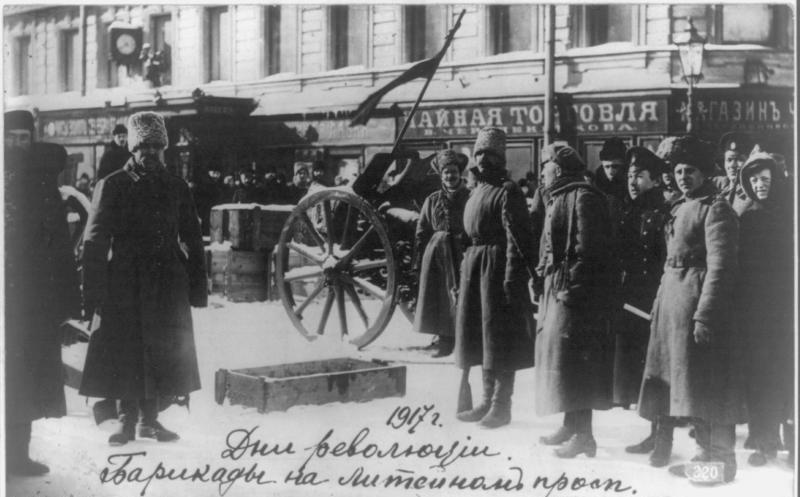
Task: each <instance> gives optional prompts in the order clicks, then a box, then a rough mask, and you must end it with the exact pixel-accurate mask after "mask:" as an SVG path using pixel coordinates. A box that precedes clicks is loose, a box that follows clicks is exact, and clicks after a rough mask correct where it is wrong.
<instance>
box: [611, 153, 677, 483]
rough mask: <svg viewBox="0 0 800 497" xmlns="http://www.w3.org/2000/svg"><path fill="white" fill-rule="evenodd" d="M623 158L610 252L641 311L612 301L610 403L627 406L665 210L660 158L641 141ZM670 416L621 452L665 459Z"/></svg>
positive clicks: (641, 354) (634, 387) (655, 281)
mask: <svg viewBox="0 0 800 497" xmlns="http://www.w3.org/2000/svg"><path fill="white" fill-rule="evenodd" d="M627 163H628V197H627V198H626V199H625V202H623V205H622V210H621V216H620V218H619V220H618V225H617V230H616V234H617V236H616V240H615V254H616V257H617V260H618V261H619V270H620V285H621V286H620V297H621V300H622V302H623V303H624V304H627V305H629V306H632V307H634V308H636V309H638V310H639V311H640V312H641V314H639V315H636V314H633V313H632V312H630V311H631V309H630V308H627V309H625V308H623V307H619V306H617V307H616V308H615V309H614V320H613V329H614V333H615V336H616V343H615V349H614V404H615V405H622V406H625V407H626V408H627V406H629V405H630V404H635V403H637V402H638V400H639V389H640V387H641V385H642V373H643V372H644V362H645V357H646V355H647V341H648V338H649V337H650V321H649V320H648V319H647V315H648V314H650V309H651V308H652V306H653V300H654V299H655V297H656V292H657V290H658V285H659V282H660V281H661V273H662V272H663V268H664V259H665V257H666V251H667V248H666V242H665V239H664V222H665V220H666V217H667V215H668V214H669V207H668V205H667V203H666V201H665V200H664V195H663V194H662V191H661V177H662V173H663V171H664V170H665V164H664V162H663V161H662V160H661V159H660V158H659V157H658V156H656V155H655V154H654V153H653V152H651V151H650V150H648V149H646V148H644V147H633V148H631V149H630V150H628V153H627ZM642 315H644V317H642ZM670 421H671V419H670V418H664V419H661V420H659V423H660V424H661V431H660V432H659V431H658V429H657V424H656V422H653V423H651V430H650V435H649V436H648V437H647V438H645V439H644V440H643V441H642V442H640V443H638V444H636V445H631V446H628V447H626V448H625V450H626V452H630V453H634V454H646V453H651V454H650V464H651V465H653V466H656V467H660V466H664V465H666V464H667V463H668V462H669V457H670V454H671V452H672V431H673V423H671V422H670ZM657 434H658V436H657Z"/></svg>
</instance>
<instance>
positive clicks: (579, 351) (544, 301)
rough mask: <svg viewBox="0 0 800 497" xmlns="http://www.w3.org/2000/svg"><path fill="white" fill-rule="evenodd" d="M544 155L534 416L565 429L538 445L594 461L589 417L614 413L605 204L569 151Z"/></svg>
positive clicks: (575, 155)
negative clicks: (556, 417) (559, 419)
mask: <svg viewBox="0 0 800 497" xmlns="http://www.w3.org/2000/svg"><path fill="white" fill-rule="evenodd" d="M545 155H546V156H547V157H548V159H547V161H546V163H545V165H544V168H543V177H544V181H543V182H544V184H545V187H546V188H547V196H548V200H547V211H546V216H545V222H544V227H543V230H542V239H541V242H540V245H539V247H540V249H539V266H538V267H537V276H538V278H539V279H541V280H543V293H542V295H541V298H540V299H539V320H538V322H537V330H536V371H535V372H536V394H537V399H536V412H537V414H538V415H540V416H545V415H549V414H554V413H558V412H563V413H564V422H563V425H562V426H561V427H560V428H559V429H558V430H557V431H556V432H555V433H554V434H552V435H550V436H546V437H542V438H541V442H542V443H544V444H545V445H561V447H559V448H557V449H556V451H555V453H556V455H557V456H558V457H561V458H573V457H575V456H577V455H579V454H582V453H584V454H586V455H587V456H589V457H594V455H595V453H596V451H597V444H596V442H595V440H594V436H593V435H592V410H593V409H609V408H610V407H611V383H612V368H613V363H612V360H613V357H612V353H613V336H612V335H611V332H610V327H609V324H610V323H609V320H610V319H609V318H610V304H611V303H612V300H611V299H610V295H611V294H612V288H613V272H612V270H611V267H613V261H612V256H611V247H610V244H611V238H610V236H611V224H610V220H609V213H608V204H607V201H606V198H605V197H604V195H603V194H602V193H601V192H600V191H599V190H597V189H596V188H594V187H593V186H591V185H590V184H589V183H587V182H586V181H585V180H584V179H583V172H584V171H585V170H586V165H585V163H584V162H583V160H582V159H581V158H580V157H579V156H578V153H577V152H576V151H575V150H574V149H572V148H571V147H568V146H564V145H552V146H551V147H549V148H548V149H547V150H546V151H545ZM562 444H563V445H562Z"/></svg>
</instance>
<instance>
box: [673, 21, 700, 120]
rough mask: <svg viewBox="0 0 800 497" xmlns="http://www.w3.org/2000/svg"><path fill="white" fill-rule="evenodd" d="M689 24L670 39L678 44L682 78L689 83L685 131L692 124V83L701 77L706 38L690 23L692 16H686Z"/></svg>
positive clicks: (694, 83) (695, 82)
mask: <svg viewBox="0 0 800 497" xmlns="http://www.w3.org/2000/svg"><path fill="white" fill-rule="evenodd" d="M687 21H688V23H689V26H688V27H687V28H686V29H685V30H683V31H682V32H679V33H675V34H674V35H673V37H672V41H673V42H674V43H675V45H677V46H678V55H680V57H681V69H682V70H683V80H684V81H686V84H688V85H689V91H688V93H687V100H688V101H687V108H686V132H687V133H691V132H692V129H693V125H694V119H693V117H694V112H693V109H694V85H696V84H697V82H698V81H700V80H701V79H703V73H702V72H701V71H702V69H703V50H704V49H705V44H706V38H705V37H704V36H700V34H699V33H698V32H697V29H695V27H694V24H693V23H692V18H691V17H689V18H687Z"/></svg>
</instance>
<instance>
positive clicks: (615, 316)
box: [415, 128, 794, 482]
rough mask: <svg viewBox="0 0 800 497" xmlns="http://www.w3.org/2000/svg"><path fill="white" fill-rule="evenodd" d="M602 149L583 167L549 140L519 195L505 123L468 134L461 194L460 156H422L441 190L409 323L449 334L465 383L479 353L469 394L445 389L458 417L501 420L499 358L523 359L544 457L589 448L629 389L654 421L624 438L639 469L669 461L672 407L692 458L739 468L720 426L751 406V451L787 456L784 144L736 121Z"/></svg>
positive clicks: (504, 400) (429, 211) (505, 401)
mask: <svg viewBox="0 0 800 497" xmlns="http://www.w3.org/2000/svg"><path fill="white" fill-rule="evenodd" d="M600 161H601V167H599V168H598V169H597V171H596V172H595V173H591V172H589V171H588V170H587V166H586V163H585V162H584V160H583V159H582V158H581V157H580V155H579V154H578V153H577V151H576V150H574V149H573V148H571V147H569V146H567V145H565V144H556V145H551V146H549V147H547V148H546V149H545V150H544V153H543V162H542V165H541V178H540V179H541V181H540V184H539V185H538V187H536V188H535V189H534V190H533V196H532V198H531V199H530V202H529V203H528V208H527V209H526V202H525V193H524V191H523V189H522V188H521V187H520V185H519V184H516V183H514V182H512V181H510V180H509V179H508V176H507V170H506V169H505V134H504V133H503V131H502V130H500V129H496V128H486V129H483V130H481V131H480V132H479V134H478V136H477V139H476V142H475V148H474V162H475V166H474V167H473V168H470V170H469V174H470V176H471V181H470V182H467V183H466V184H467V185H469V183H472V184H471V185H469V189H471V192H470V193H468V194H467V193H464V192H465V191H466V187H465V186H464V184H462V182H461V180H460V178H458V179H456V178H457V174H456V171H463V169H464V167H465V163H464V161H463V158H459V157H458V156H457V154H455V153H453V152H451V151H443V152H440V153H439V154H438V156H437V158H436V160H435V161H434V165H435V166H436V167H437V168H438V172H439V173H440V174H441V178H442V189H441V191H438V192H435V193H434V194H432V195H431V196H430V197H429V198H428V200H427V201H426V203H425V206H424V207H423V212H422V216H421V217H420V219H419V222H418V226H417V250H418V251H420V252H421V253H424V256H423V257H422V265H421V266H420V269H419V270H420V281H421V283H422V284H421V285H420V294H419V301H418V303H417V309H418V314H417V318H416V321H415V329H416V330H417V331H419V332H423V333H434V334H436V335H438V342H437V344H438V345H437V347H436V352H435V354H434V355H436V356H443V355H448V354H449V353H451V351H453V350H455V362H456V365H457V366H458V367H459V368H461V369H462V370H463V371H464V375H463V376H462V385H461V386H460V387H459V391H460V392H462V394H463V392H464V388H463V382H464V381H466V379H467V378H468V371H469V368H470V367H471V366H476V365H480V366H482V380H483V381H482V383H483V398H482V401H481V402H480V403H479V404H478V405H476V406H474V407H472V406H470V402H462V401H461V400H460V401H459V406H460V407H459V412H458V413H457V418H458V419H460V420H462V421H465V422H478V423H479V424H480V425H482V426H483V427H486V428H497V427H499V426H503V425H505V424H508V423H509V422H510V420H511V397H512V393H513V387H514V376H515V371H517V370H519V369H525V368H530V367H533V366H534V365H535V366H536V368H535V371H534V375H535V379H536V389H535V395H536V398H535V405H536V412H537V414H539V415H551V414H556V413H563V414H564V417H563V423H562V425H561V426H560V427H559V428H558V429H557V430H556V431H555V432H554V433H552V434H551V435H549V436H545V437H542V438H541V439H540V442H541V443H542V444H544V445H552V446H556V449H555V454H556V456H558V457H561V458H574V457H576V456H578V455H580V454H586V455H587V456H589V457H593V456H594V455H595V453H596V451H597V444H596V441H595V439H594V436H593V433H592V412H593V411H594V410H605V409H610V408H612V407H623V408H626V409H627V408H630V407H631V406H632V405H636V406H637V407H638V412H639V414H640V415H641V416H642V417H643V418H644V419H646V420H648V421H650V425H651V429H650V434H649V435H648V436H647V437H646V438H645V439H644V440H642V441H641V442H639V443H637V444H634V445H631V446H629V447H626V450H627V451H628V452H630V453H636V454H650V457H649V462H650V464H651V465H652V466H654V467H663V466H666V465H668V464H669V462H670V457H671V451H672V433H673V429H674V428H675V427H676V426H679V425H685V424H691V425H692V426H693V429H692V431H691V433H692V435H693V436H694V438H695V440H696V442H697V445H698V453H697V455H696V456H695V458H693V460H692V461H691V462H694V463H720V464H721V465H722V468H723V469H722V471H721V475H722V480H723V481H725V482H729V481H731V480H733V479H734V477H735V474H736V469H737V467H736V459H735V454H734V445H735V426H736V424H741V423H748V427H749V430H748V433H749V436H748V439H747V442H746V443H745V447H746V448H748V449H751V450H753V452H752V453H751V455H750V456H749V458H748V462H749V464H751V465H753V466H763V465H764V464H766V463H767V461H768V460H770V459H773V458H775V457H776V456H777V451H778V450H779V448H781V447H785V448H786V449H788V450H789V451H790V453H791V454H790V460H792V459H793V450H794V427H793V424H792V421H791V420H792V419H793V416H794V413H793V409H794V396H793V378H794V375H793V354H792V351H793V347H792V345H793V327H792V309H793V305H794V298H793V295H792V292H793V279H792V278H793V274H794V272H793V270H792V269H793V268H794V265H793V264H794V260H793V254H794V250H793V239H792V226H793V225H792V221H793V219H792V212H793V211H792V198H791V195H790V194H791V190H790V182H789V181H788V173H787V170H786V166H785V161H783V158H782V157H780V156H778V155H774V154H770V153H768V152H766V151H764V150H762V149H761V148H760V147H759V146H758V145H754V144H753V143H752V142H751V140H750V139H749V137H748V136H747V135H744V134H739V133H729V134H727V135H725V136H724V137H723V139H722V141H721V143H720V146H719V148H718V147H716V146H715V145H713V144H711V143H709V142H706V141H703V140H701V139H699V138H697V137H695V136H693V135H686V136H676V137H669V138H666V139H665V140H664V141H663V142H662V143H661V144H660V146H659V147H658V150H657V151H656V152H653V151H651V150H649V149H647V148H644V147H631V148H628V147H626V145H625V143H624V142H623V141H622V140H620V139H617V138H612V139H609V140H607V141H606V142H605V143H604V145H603V148H602V150H601V151H600ZM718 161H719V162H720V163H722V164H724V174H720V175H718V171H719V168H718V167H717V166H716V163H717V162H718ZM523 186H525V187H527V188H530V187H531V184H530V182H526V183H525V184H524V185H523ZM526 283H529V284H530V293H529V291H528V290H529V289H528V288H527V287H526ZM529 295H530V296H531V297H532V298H529ZM533 306H537V307H538V309H536V311H537V318H538V319H536V321H535V323H534V322H533V320H532V319H530V317H531V316H532V315H533V309H532V307H533ZM437 308H438V309H440V310H441V309H451V312H441V311H440V312H438V313H434V312H432V311H431V309H437ZM781 428H783V441H781V437H780V431H781ZM687 467H689V466H687V465H685V464H678V465H675V466H672V467H671V468H670V472H671V473H674V474H676V475H678V476H686V475H687Z"/></svg>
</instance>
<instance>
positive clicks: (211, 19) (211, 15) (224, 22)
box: [206, 7, 233, 81]
mask: <svg viewBox="0 0 800 497" xmlns="http://www.w3.org/2000/svg"><path fill="white" fill-rule="evenodd" d="M207 12H208V37H207V38H206V40H207V41H206V43H207V46H206V81H220V80H230V79H231V60H232V58H233V57H231V22H230V21H231V19H230V16H231V14H230V12H229V11H228V7H214V8H210V9H208V11H207Z"/></svg>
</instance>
